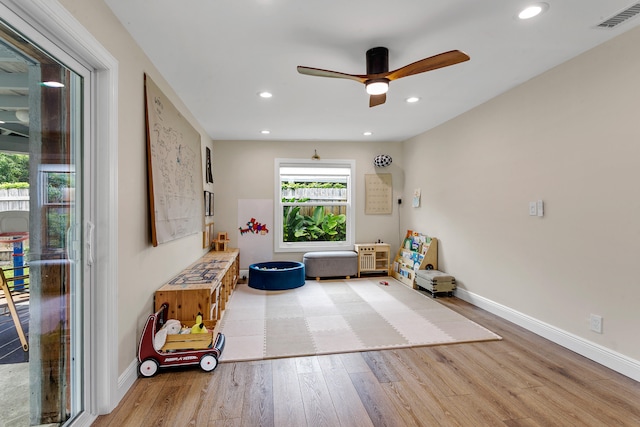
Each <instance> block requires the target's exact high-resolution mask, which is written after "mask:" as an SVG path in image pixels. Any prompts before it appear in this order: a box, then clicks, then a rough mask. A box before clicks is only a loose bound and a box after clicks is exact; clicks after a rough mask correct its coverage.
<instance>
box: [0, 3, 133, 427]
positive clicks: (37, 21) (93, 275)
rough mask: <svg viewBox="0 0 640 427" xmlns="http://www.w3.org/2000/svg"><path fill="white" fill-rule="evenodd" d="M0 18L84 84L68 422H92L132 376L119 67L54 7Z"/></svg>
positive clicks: (18, 7)
mask: <svg viewBox="0 0 640 427" xmlns="http://www.w3.org/2000/svg"><path fill="white" fill-rule="evenodd" d="M0 15H1V16H2V17H3V20H4V21H5V22H7V23H8V24H9V25H11V26H12V27H13V28H15V29H16V30H18V31H19V32H20V33H22V34H23V35H24V36H25V37H26V38H28V39H30V40H32V41H33V42H34V43H35V44H37V45H38V46H41V47H42V48H44V49H45V50H46V51H47V52H48V53H49V54H51V55H52V56H54V57H56V58H58V59H59V60H60V61H61V62H62V63H64V64H65V65H67V66H68V67H69V68H72V69H73V70H74V71H75V72H76V73H78V74H80V75H82V76H83V78H84V79H85V98H84V109H85V111H84V114H85V116H84V124H83V131H84V141H85V150H84V153H85V154H84V156H85V158H84V162H85V170H86V171H87V172H88V173H87V176H86V178H87V182H86V185H85V186H84V194H83V197H84V198H85V199H84V200H85V203H86V209H85V222H84V224H83V230H82V237H83V238H82V241H83V242H84V247H83V248H82V252H83V253H84V254H85V255H84V257H83V261H84V272H85V281H86V283H85V301H84V304H85V310H84V311H85V317H84V320H85V340H84V343H83V352H84V355H85V358H84V359H85V360H84V362H85V363H84V368H83V374H82V375H83V377H84V393H83V397H82V398H83V399H84V401H83V406H84V408H85V411H84V412H83V413H81V414H79V416H78V417H77V418H76V419H74V420H73V421H72V423H71V424H72V425H90V424H91V422H93V420H94V419H95V418H96V416H97V415H99V414H103V413H108V412H110V411H111V410H113V409H114V408H115V406H116V405H117V403H118V402H119V401H120V399H121V398H122V396H123V395H124V392H126V390H128V389H129V387H130V386H131V384H132V383H133V381H135V377H134V378H126V379H125V381H124V382H122V383H121V382H119V380H118V377H119V372H118V329H117V322H114V321H113V319H115V318H117V317H118V316H117V295H118V292H117V291H118V286H117V283H118V282H117V245H118V240H117V235H118V233H117V212H118V203H117V202H118V192H117V188H118V179H117V178H118V177H117V153H118V150H117V149H118V138H117V133H118V126H117V125H118V123H117V110H118V106H117V102H118V101H117V90H118V79H117V76H118V63H117V61H116V60H115V58H114V57H113V56H112V55H111V54H110V53H109V52H108V51H107V50H106V49H105V48H104V47H103V46H102V45H100V44H99V43H98V42H97V40H95V38H94V37H93V35H91V33H89V31H88V30H86V29H85V28H84V27H83V26H82V25H81V24H80V23H79V22H78V21H77V20H76V19H75V18H73V17H72V16H71V15H70V14H69V12H68V11H67V10H66V9H64V8H63V7H62V6H61V5H60V4H59V3H57V2H52V1H48V0H31V1H26V2H25V1H21V0H0ZM98 158H100V162H97V161H96V159H98ZM98 213H99V215H98ZM98 301H99V303H98ZM71 424H70V425H71Z"/></svg>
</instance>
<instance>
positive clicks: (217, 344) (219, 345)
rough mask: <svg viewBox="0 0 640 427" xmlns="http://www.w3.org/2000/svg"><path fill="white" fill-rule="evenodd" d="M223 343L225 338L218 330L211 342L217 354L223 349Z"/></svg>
mask: <svg viewBox="0 0 640 427" xmlns="http://www.w3.org/2000/svg"><path fill="white" fill-rule="evenodd" d="M225 343H226V338H225V337H224V334H222V333H220V332H218V335H216V340H215V341H214V343H213V348H214V349H216V350H218V354H222V350H224V345H225Z"/></svg>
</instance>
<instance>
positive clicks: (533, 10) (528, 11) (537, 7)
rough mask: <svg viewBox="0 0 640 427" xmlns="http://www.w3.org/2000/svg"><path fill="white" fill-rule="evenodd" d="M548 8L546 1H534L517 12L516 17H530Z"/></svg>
mask: <svg viewBox="0 0 640 427" xmlns="http://www.w3.org/2000/svg"><path fill="white" fill-rule="evenodd" d="M548 8H549V4H548V3H536V4H532V5H530V6H527V7H525V8H524V9H522V11H520V13H519V14H518V18H520V19H530V18H533V17H534V16H538V15H540V14H541V13H542V12H544V11H546V10H547V9H548Z"/></svg>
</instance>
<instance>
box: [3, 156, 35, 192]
mask: <svg viewBox="0 0 640 427" xmlns="http://www.w3.org/2000/svg"><path fill="white" fill-rule="evenodd" d="M0 182H2V183H16V182H25V183H28V182H29V156H27V155H26V154H6V153H0ZM10 188H16V187H10Z"/></svg>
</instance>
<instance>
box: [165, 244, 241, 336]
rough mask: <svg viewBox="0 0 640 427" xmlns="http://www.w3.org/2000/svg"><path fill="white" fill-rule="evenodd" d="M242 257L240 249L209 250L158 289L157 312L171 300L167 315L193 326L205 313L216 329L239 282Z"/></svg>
mask: <svg viewBox="0 0 640 427" xmlns="http://www.w3.org/2000/svg"><path fill="white" fill-rule="evenodd" d="M239 257H240V254H239V251H238V249H229V250H227V251H211V252H208V253H207V254H206V255H204V256H203V257H202V258H200V259H199V260H198V261H196V262H195V263H193V264H191V265H190V266H189V267H187V268H186V269H184V270H183V271H181V272H180V274H178V275H177V276H175V277H174V278H172V279H171V280H169V282H167V283H166V284H164V285H163V286H162V287H160V289H158V290H157V291H156V293H155V298H154V299H155V311H158V310H160V308H161V307H162V304H165V303H167V304H168V305H169V312H168V314H167V318H168V319H178V320H180V321H181V322H182V323H183V324H185V325H193V323H194V322H195V320H196V316H197V315H198V313H201V314H202V318H203V320H204V323H205V325H206V326H207V328H212V327H213V326H215V324H216V322H217V321H218V320H219V319H220V318H221V317H222V312H223V311H224V309H225V308H226V303H227V301H228V300H229V297H230V296H231V293H232V292H233V289H235V286H236V284H237V283H238V275H239V272H240V270H239V269H240V260H239Z"/></svg>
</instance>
